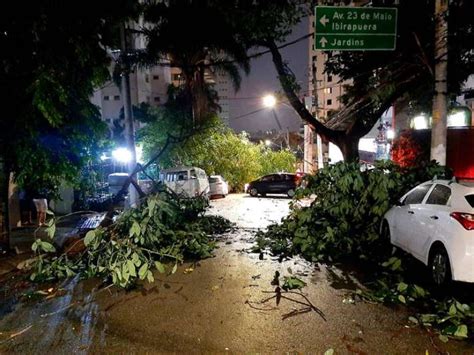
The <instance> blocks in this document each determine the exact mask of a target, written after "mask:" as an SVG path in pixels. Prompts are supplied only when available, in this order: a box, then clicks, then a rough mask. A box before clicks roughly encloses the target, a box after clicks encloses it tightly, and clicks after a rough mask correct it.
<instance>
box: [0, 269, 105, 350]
mask: <svg viewBox="0 0 474 355" xmlns="http://www.w3.org/2000/svg"><path fill="white" fill-rule="evenodd" d="M98 284H99V282H98V280H86V281H80V280H79V277H76V278H74V279H70V280H67V281H65V282H63V283H61V284H58V285H57V286H56V287H57V288H58V289H62V290H63V291H62V292H61V294H60V295H59V296H57V297H52V298H50V299H43V300H39V301H25V300H24V298H23V299H22V298H21V297H19V296H18V295H17V296H16V297H11V298H10V299H9V302H7V303H5V302H2V305H1V308H0V309H1V310H2V312H3V313H4V316H3V317H2V318H1V319H0V352H20V353H37V352H41V353H44V352H46V353H47V352H52V353H56V352H67V351H69V350H70V351H73V352H76V353H77V352H79V353H81V352H84V353H85V352H87V349H89V347H90V345H91V344H92V343H96V344H98V345H100V344H101V342H102V341H103V340H104V337H103V334H101V332H102V331H103V330H104V329H105V326H104V325H103V324H101V322H100V312H99V307H98V305H97V304H96V303H95V302H94V297H95V294H94V289H95V288H96V287H97V286H98ZM36 286H38V285H36ZM43 287H44V286H43V285H39V287H37V289H42V288H43ZM31 290H32V289H29V290H28V291H31Z"/></svg>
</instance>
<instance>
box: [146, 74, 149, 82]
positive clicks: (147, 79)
mask: <svg viewBox="0 0 474 355" xmlns="http://www.w3.org/2000/svg"><path fill="white" fill-rule="evenodd" d="M149 82H150V77H149V76H148V74H145V83H149Z"/></svg>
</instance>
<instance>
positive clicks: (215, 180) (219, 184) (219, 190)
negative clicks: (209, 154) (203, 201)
mask: <svg viewBox="0 0 474 355" xmlns="http://www.w3.org/2000/svg"><path fill="white" fill-rule="evenodd" d="M209 190H210V195H211V198H212V197H217V196H221V197H226V196H227V195H228V194H229V186H228V185H227V182H226V181H225V180H224V178H223V177H222V176H220V175H211V176H210V177H209Z"/></svg>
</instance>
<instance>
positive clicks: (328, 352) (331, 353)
mask: <svg viewBox="0 0 474 355" xmlns="http://www.w3.org/2000/svg"><path fill="white" fill-rule="evenodd" d="M324 355H334V349H333V348H331V349H327V350H326V351H325V352H324Z"/></svg>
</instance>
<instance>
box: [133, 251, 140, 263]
mask: <svg viewBox="0 0 474 355" xmlns="http://www.w3.org/2000/svg"><path fill="white" fill-rule="evenodd" d="M132 262H133V263H134V264H135V266H140V265H141V261H140V257H139V256H138V254H137V253H133V254H132Z"/></svg>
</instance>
